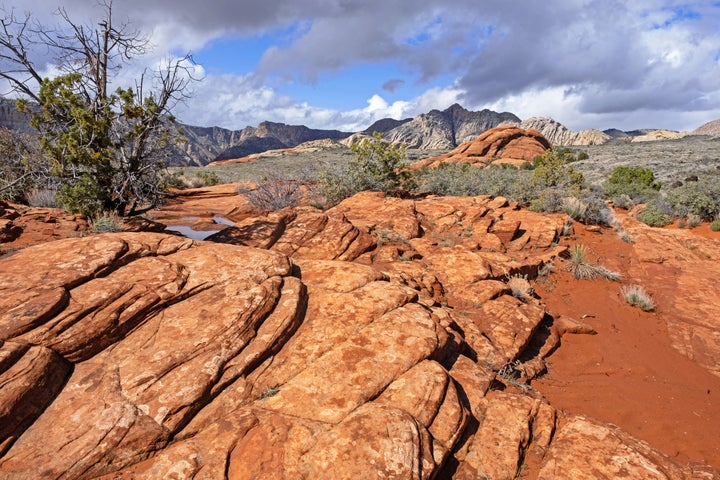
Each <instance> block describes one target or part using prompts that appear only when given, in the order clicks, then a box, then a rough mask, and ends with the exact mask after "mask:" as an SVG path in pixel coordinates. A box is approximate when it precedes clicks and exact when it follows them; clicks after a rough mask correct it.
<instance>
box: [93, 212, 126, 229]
mask: <svg viewBox="0 0 720 480" xmlns="http://www.w3.org/2000/svg"><path fill="white" fill-rule="evenodd" d="M122 226H123V220H122V218H121V217H120V216H119V215H118V214H116V213H114V212H102V213H100V214H99V215H98V216H97V217H95V218H94V219H92V229H91V230H92V232H93V233H111V232H120V231H122Z"/></svg>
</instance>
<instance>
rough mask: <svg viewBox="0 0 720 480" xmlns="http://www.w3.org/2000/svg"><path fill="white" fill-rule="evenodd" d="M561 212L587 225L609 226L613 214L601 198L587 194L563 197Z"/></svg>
mask: <svg viewBox="0 0 720 480" xmlns="http://www.w3.org/2000/svg"><path fill="white" fill-rule="evenodd" d="M561 210H562V211H563V212H565V213H567V214H568V215H569V216H570V217H571V218H573V219H574V220H577V221H578V222H581V223H584V224H587V225H610V222H612V219H613V212H612V210H610V208H609V207H608V206H607V204H606V203H605V201H603V200H602V199H601V198H598V197H595V196H593V195H592V194H590V193H589V192H585V193H580V194H579V195H578V196H571V197H564V198H563V199H562V200H561Z"/></svg>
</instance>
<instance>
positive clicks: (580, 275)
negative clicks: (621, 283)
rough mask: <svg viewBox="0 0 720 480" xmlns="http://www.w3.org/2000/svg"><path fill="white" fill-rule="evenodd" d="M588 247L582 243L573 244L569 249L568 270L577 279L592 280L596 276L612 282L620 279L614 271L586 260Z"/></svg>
mask: <svg viewBox="0 0 720 480" xmlns="http://www.w3.org/2000/svg"><path fill="white" fill-rule="evenodd" d="M588 254H589V251H588V248H587V247H586V246H585V245H582V244H576V245H573V246H572V248H571V249H570V265H568V267H567V268H568V270H570V271H571V272H572V273H573V275H575V278H576V279H578V280H594V279H596V278H598V277H600V278H605V279H607V280H612V281H614V282H616V281H618V280H620V278H621V277H622V275H620V274H619V273H618V272H614V271H612V270H610V269H608V268H606V267H604V266H602V265H599V264H595V263H590V261H589V260H588V258H587V257H588Z"/></svg>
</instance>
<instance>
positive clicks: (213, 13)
mask: <svg viewBox="0 0 720 480" xmlns="http://www.w3.org/2000/svg"><path fill="white" fill-rule="evenodd" d="M17 2H18V3H19V2H20V0H17ZM6 3H8V2H7V0H6ZM62 4H63V6H64V7H65V8H67V9H68V11H69V12H71V13H75V14H78V15H89V13H88V12H91V11H92V9H89V8H88V6H87V1H86V0H64V1H63V2H62ZM52 8H53V7H52V5H51V4H48V2H47V1H45V0H24V1H23V6H22V7H19V9H20V10H30V11H33V12H34V13H35V14H37V15H39V16H41V17H46V18H47V17H48V15H49V13H50V11H51V10H52ZM115 10H116V13H117V14H118V16H119V17H121V18H124V17H131V18H132V19H133V20H134V21H135V22H136V24H137V25H138V27H139V28H141V29H143V30H152V31H153V32H154V41H155V42H156V43H157V44H158V48H159V50H161V51H162V50H163V49H168V50H169V49H180V50H182V49H190V50H199V49H200V48H202V46H203V45H205V44H206V43H207V42H209V41H211V40H213V39H216V38H218V37H222V36H233V35H235V36H237V35H240V36H243V35H244V36H248V35H258V34H262V33H266V32H271V31H279V30H286V31H287V30H289V31H291V32H292V34H291V35H290V36H289V37H288V38H286V39H285V41H284V42H283V43H282V44H280V45H276V46H272V47H270V48H268V49H267V50H266V51H265V52H264V53H263V55H262V58H261V60H260V63H259V65H258V68H257V71H256V72H253V74H252V76H251V77H248V78H245V79H243V81H242V82H240V83H242V84H243V85H245V86H246V87H247V88H254V89H259V88H261V85H262V84H263V83H264V81H265V79H267V78H269V77H272V78H273V79H274V80H273V81H274V82H282V81H283V80H287V81H290V82H314V81H316V80H317V79H318V78H319V77H320V76H321V74H323V73H325V72H332V71H338V70H342V69H343V68H347V67H350V66H353V65H356V64H358V63H382V62H388V61H390V62H394V63H396V64H398V65H399V66H400V67H401V68H402V69H403V71H404V72H411V73H412V78H411V79H406V81H408V82H413V83H416V84H420V85H422V84H423V82H430V81H432V80H434V79H436V78H438V77H439V76H443V78H447V77H452V78H455V79H456V80H455V83H454V84H453V85H452V86H450V85H449V86H448V88H452V89H453V92H455V91H456V90H457V91H460V92H462V93H461V99H462V101H463V102H464V103H465V104H466V106H468V107H471V108H477V107H482V106H485V105H493V104H500V105H511V106H512V105H516V106H517V105H520V103H518V102H520V100H518V99H523V98H524V99H526V100H527V98H528V95H529V92H536V93H537V94H538V95H536V96H538V97H539V98H544V97H543V95H545V94H547V95H549V94H548V93H547V92H557V91H563V92H565V94H564V97H562V99H564V101H567V105H572V107H573V108H574V109H575V111H574V113H573V115H576V116H577V115H581V114H584V115H588V116H593V115H595V116H597V115H601V116H602V115H606V116H607V118H610V116H611V115H620V116H621V115H623V114H625V113H627V112H632V111H643V112H653V111H657V112H668V111H671V112H685V111H687V112H692V111H720V82H718V78H720V30H718V29H717V26H718V25H719V24H720V7H719V6H718V5H717V2H711V1H707V0H704V1H675V0H636V1H633V2H625V1H619V0H545V1H543V2H534V1H533V2H519V1H507V0H484V1H482V2H478V1H476V0H446V1H444V2H439V1H437V0H435V1H431V0H395V1H393V2H387V1H386V0H367V1H365V2H357V1H353V0H264V1H262V2H249V1H241V2H238V1H236V0H217V1H212V2H198V1H197V0H151V1H147V0H122V1H120V0H116V1H115ZM298 26H299V27H298ZM293 27H298V28H293ZM240 54H242V52H240ZM251 78H252V79H253V80H254V81H253V82H251V81H250V79H251ZM275 85H276V86H277V85H278V84H277V83H275ZM397 86H399V84H398V83H397V82H395V81H394V80H391V81H389V82H388V83H386V84H385V86H383V88H385V89H386V90H387V91H392V89H393V87H395V88H396V87H397ZM558 89H559V90H558ZM453 95H454V93H453ZM450 96H452V95H450ZM555 97H557V95H555ZM443 98H448V95H445V96H444V97H443ZM513 99H514V100H513ZM562 99H561V100H562ZM410 100H412V99H408V101H410ZM275 101H276V100H273V102H275ZM285 101H287V99H284V101H283V102H285ZM513 102H515V103H513ZM411 103H412V102H411ZM526 103H528V102H527V101H526ZM530 103H533V102H530ZM283 104H284V103H283ZM414 104H418V105H419V104H421V102H415V103H414ZM422 104H424V103H422ZM268 105H269V104H268ZM533 105H534V107H533V108H537V106H538V102H537V101H535V102H534V103H533ZM306 107H307V108H306V110H305V111H304V114H305V113H307V112H314V113H317V112H318V111H319V110H316V109H313V108H312V106H306ZM437 107H439V108H442V107H444V105H437ZM293 108H295V109H297V110H298V111H300V110H302V108H303V104H302V103H301V102H299V101H297V100H296V101H295V103H294V107H293ZM396 110H400V108H399V107H397V108H396ZM336 113H337V112H336ZM404 113H405V114H407V113H409V112H408V111H404ZM533 113H534V114H542V113H543V112H533ZM548 113H550V112H548ZM568 114H570V113H568ZM323 115H324V117H323V118H326V119H327V118H329V117H331V116H332V114H330V113H323ZM338 115H340V114H339V113H338ZM593 118H597V117H593ZM613 118H614V117H613Z"/></svg>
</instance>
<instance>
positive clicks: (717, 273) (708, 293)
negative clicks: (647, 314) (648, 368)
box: [623, 216, 720, 377]
mask: <svg viewBox="0 0 720 480" xmlns="http://www.w3.org/2000/svg"><path fill="white" fill-rule="evenodd" d="M623 222H624V224H625V228H626V229H627V231H628V232H629V233H630V235H631V236H632V238H633V241H634V243H633V247H634V250H635V252H636V253H637V255H638V256H639V259H640V263H638V264H636V265H633V268H632V269H631V275H632V276H633V278H634V279H635V280H636V281H637V283H639V284H640V285H647V286H648V288H649V289H650V290H651V291H652V292H653V294H654V295H655V296H656V297H657V298H661V299H662V304H661V306H660V307H659V308H662V309H663V313H665V315H663V318H665V319H666V322H667V324H668V334H669V336H670V339H671V341H672V344H673V346H674V347H675V348H676V349H677V350H678V351H680V352H681V353H682V354H684V355H686V356H687V357H688V358H691V359H693V360H694V361H695V362H697V363H698V364H700V365H702V366H703V367H705V368H706V369H708V370H709V371H710V372H711V373H713V374H714V375H717V376H719V377H720V304H718V302H715V301H708V300H709V299H714V298H717V296H718V284H717V281H718V280H717V279H719V278H720V238H718V239H712V238H704V237H701V236H698V235H693V234H692V233H691V232H690V231H688V230H682V229H677V230H669V229H658V228H651V227H648V226H647V225H645V224H643V223H641V222H639V221H638V220H636V219H634V218H632V217H630V216H624V217H623Z"/></svg>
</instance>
